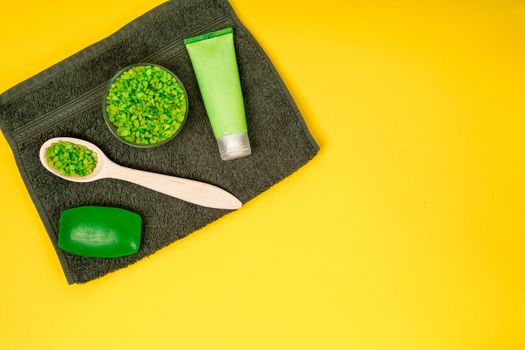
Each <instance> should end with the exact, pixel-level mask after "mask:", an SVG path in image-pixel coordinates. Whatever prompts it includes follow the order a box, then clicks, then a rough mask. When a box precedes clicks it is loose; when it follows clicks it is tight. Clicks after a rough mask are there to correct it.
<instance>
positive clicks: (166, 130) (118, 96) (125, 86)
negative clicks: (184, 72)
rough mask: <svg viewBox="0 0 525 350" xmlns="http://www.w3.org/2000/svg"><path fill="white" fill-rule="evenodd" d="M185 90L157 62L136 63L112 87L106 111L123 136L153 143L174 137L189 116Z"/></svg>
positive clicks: (117, 131)
mask: <svg viewBox="0 0 525 350" xmlns="http://www.w3.org/2000/svg"><path fill="white" fill-rule="evenodd" d="M186 108H187V105H186V93H185V92H184V89H183V87H182V86H181V84H180V83H179V82H178V80H177V78H175V76H173V74H171V73H170V72H168V71H167V70H165V69H163V68H161V67H159V66H156V65H140V66H134V67H131V68H130V69H128V70H126V71H124V72H123V73H121V74H120V75H119V76H118V77H117V78H116V79H115V80H114V82H113V83H112V84H111V86H110V87H109V91H108V94H107V96H106V113H107V117H108V120H109V122H110V123H111V124H112V125H113V126H114V127H115V132H116V134H117V136H118V137H120V138H121V139H123V140H125V141H127V142H129V143H133V144H136V145H154V144H157V143H159V142H163V141H165V140H167V139H169V138H170V137H172V136H173V135H174V134H175V133H177V131H178V130H179V129H180V127H181V126H182V123H183V121H184V118H185V116H186Z"/></svg>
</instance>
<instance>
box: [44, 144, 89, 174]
mask: <svg viewBox="0 0 525 350" xmlns="http://www.w3.org/2000/svg"><path fill="white" fill-rule="evenodd" d="M46 160H47V163H48V164H49V165H50V166H52V167H53V168H55V169H56V170H58V171H59V172H60V173H61V174H64V175H66V176H87V175H89V174H91V173H92V172H93V169H95V167H96V166H97V155H96V154H95V152H93V151H91V150H90V149H89V148H87V147H86V146H82V145H77V144H75V143H71V142H67V141H58V142H56V143H53V144H52V145H51V146H49V147H48V148H47V149H46Z"/></svg>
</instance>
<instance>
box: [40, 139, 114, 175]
mask: <svg viewBox="0 0 525 350" xmlns="http://www.w3.org/2000/svg"><path fill="white" fill-rule="evenodd" d="M60 141H66V142H71V143H74V144H77V145H81V146H85V147H87V148H88V149H89V150H90V151H93V152H94V153H95V154H96V155H97V165H96V166H95V169H93V172H92V173H91V174H89V175H86V176H67V175H64V174H62V173H61V172H60V171H58V170H57V169H55V168H53V167H52V166H51V165H49V164H48V162H47V158H46V150H47V149H48V148H49V147H50V146H51V145H52V144H54V143H57V142H60ZM40 162H41V163H42V165H43V166H44V168H46V169H47V170H48V171H50V172H51V173H53V174H54V175H56V176H58V177H61V178H63V179H65V180H69V181H73V182H91V181H95V180H98V179H101V178H102V177H101V175H102V173H103V170H104V167H105V166H106V165H107V163H108V162H111V161H110V160H109V158H108V157H106V155H105V154H104V152H102V150H101V149H100V148H98V147H97V146H96V145H94V144H92V143H91V142H87V141H84V140H81V139H77V138H73V137H55V138H53V139H49V140H47V141H46V142H44V144H43V145H42V146H41V147H40Z"/></svg>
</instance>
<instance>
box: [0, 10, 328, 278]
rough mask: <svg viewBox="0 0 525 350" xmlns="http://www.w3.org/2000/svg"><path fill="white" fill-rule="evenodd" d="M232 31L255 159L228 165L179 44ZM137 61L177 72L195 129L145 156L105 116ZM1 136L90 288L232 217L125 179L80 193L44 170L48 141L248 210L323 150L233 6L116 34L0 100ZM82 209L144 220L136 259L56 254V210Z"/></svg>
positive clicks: (166, 16) (73, 269) (176, 13)
mask: <svg viewBox="0 0 525 350" xmlns="http://www.w3.org/2000/svg"><path fill="white" fill-rule="evenodd" d="M83 25H86V24H83ZM228 26H232V27H234V30H235V45H236V52H237V59H238V63H239V71H240V76H241V83H242V88H243V94H244V99H245V104H246V114H247V120H248V128H249V134H250V141H251V144H252V151H253V154H252V155H251V156H249V157H247V158H242V159H239V160H234V161H229V162H224V161H222V160H221V159H220V156H219V152H218V150H217V144H216V142H215V139H214V137H213V135H212V132H211V128H210V125H209V122H208V119H207V116H206V113H205V110H204V106H203V103H202V100H201V97H200V94H199V89H198V87H197V82H196V80H195V76H194V74H193V71H192V67H191V63H190V60H189V57H188V54H187V52H186V50H185V47H184V45H183V41H182V40H183V39H184V38H186V37H190V36H194V35H197V34H202V33H207V32H211V31H214V30H217V29H221V28H224V27H228ZM138 62H151V63H157V64H161V65H163V66H165V67H167V68H168V69H170V70H171V71H173V72H175V73H176V74H177V75H178V76H179V77H180V79H181V80H182V81H183V83H184V84H185V87H186V89H187V91H188V96H189V100H190V113H189V115H188V120H187V121H186V124H185V126H184V127H183V129H182V131H181V132H180V134H179V135H178V136H177V137H175V139H174V140H173V141H171V142H169V143H167V144H166V145H163V146H160V147H158V148H154V149H148V150H142V149H137V148H133V147H130V146H126V145H125V144H123V143H122V142H120V141H118V140H117V139H115V137H114V136H113V135H112V134H111V133H110V132H109V130H108V128H107V126H106V125H105V123H104V119H103V117H102V110H101V100H102V94H103V90H104V88H105V87H106V84H107V82H108V80H109V79H110V78H111V77H112V76H113V75H114V74H115V73H116V72H117V71H119V70H120V69H121V68H123V67H125V66H128V65H130V64H133V63H138ZM0 127H1V129H2V132H3V134H4V135H5V137H6V138H7V140H8V142H9V145H10V146H11V148H12V150H13V153H14V155H15V158H16V161H17V165H18V168H19V170H20V172H21V174H22V177H23V179H24V181H25V184H26V186H27V188H28V190H29V193H30V195H31V198H32V199H33V202H34V203H35V206H36V208H37V210H38V212H39V214H40V216H41V218H42V220H43V222H44V224H45V227H46V229H47V231H48V233H49V236H50V238H51V240H52V241H53V244H54V246H55V248H56V251H57V254H58V256H59V258H60V261H61V263H62V267H63V269H64V272H65V274H66V277H67V280H68V282H69V283H82V282H86V281H89V280H91V279H94V278H97V277H100V276H102V275H104V274H106V273H108V272H111V271H114V270H117V269H119V268H122V267H125V266H127V265H129V264H131V263H133V262H135V261H137V260H139V259H141V258H143V257H145V256H147V255H149V254H152V253H153V252H155V251H156V250H158V249H160V248H162V247H164V246H166V245H168V244H170V243H171V242H173V241H175V240H177V239H180V238H182V237H184V236H186V235H188V234H189V233H191V232H192V231H195V230H197V229H199V228H201V227H203V226H205V225H206V224H208V223H210V222H212V221H214V220H216V219H218V218H219V217H221V216H222V215H224V214H227V213H228V211H225V210H217V209H209V208H204V207H200V206H196V205H192V204H189V203H186V202H183V201H180V200H177V199H174V198H171V197H168V196H165V195H162V194H159V193H156V192H154V191H150V190H148V189H145V188H142V187H140V186H136V185H133V184H129V183H126V182H123V181H117V180H101V181H96V182H92V183H87V184H78V183H73V182H69V181H65V180H62V179H60V178H58V177H57V176H54V175H52V174H51V173H49V172H47V171H46V170H45V169H44V168H43V167H42V165H41V164H40V161H39V159H38V150H39V148H40V146H41V145H42V143H43V142H44V141H46V140H47V139H49V138H52V137H57V136H72V137H78V138H81V139H85V140H88V141H90V142H93V143H95V144H96V145H98V146H99V147H100V148H101V149H102V150H103V151H104V152H105V153H106V154H107V156H108V157H110V158H111V159H113V160H114V161H116V162H117V163H120V164H122V165H125V166H129V167H133V168H137V169H143V170H148V171H153V172H158V173H163V174H169V175H174V176H180V177H186V178H190V179H195V180H199V181H204V182H208V183H211V184H215V185H217V186H219V187H221V188H224V189H225V190H227V191H230V192H231V193H233V194H234V195H235V196H237V197H238V198H239V199H240V200H241V201H242V202H243V203H245V202H246V201H248V200H250V199H252V198H254V197H255V196H257V195H258V194H259V193H261V192H263V191H264V190H266V189H267V188H269V187H270V186H272V185H273V184H275V183H277V182H278V181H280V180H281V179H283V178H284V177H286V176H288V175H290V174H291V173H292V172H294V171H295V170H297V169H298V168H299V167H301V166H302V165H304V164H305V163H306V162H307V161H308V160H310V159H311V158H312V157H313V156H314V155H315V154H316V153H317V151H318V146H317V144H316V143H315V141H314V140H313V138H312V137H311V136H310V133H309V132H308V129H307V127H306V126H305V124H304V121H303V118H302V117H301V114H300V112H299V110H298V109H297V107H296V105H295V103H294V102H293V100H292V98H291V96H290V94H289V93H288V91H287V89H286V87H285V86H284V84H283V82H282V81H281V79H280V77H279V75H278V73H277V72H276V70H275V68H274V67H273V65H272V64H271V62H270V60H269V59H268V57H267V56H266V55H265V53H264V52H263V50H262V49H261V48H260V47H259V45H258V44H257V42H256V41H255V39H254V38H253V37H252V36H251V34H250V33H249V32H248V31H247V30H246V28H245V27H244V26H243V25H242V24H241V23H240V22H239V20H238V18H237V17H236V15H235V13H234V12H233V10H232V9H231V7H230V6H229V4H228V3H227V1H225V0H200V1H199V0H179V1H173V2H168V3H165V4H162V5H161V6H159V7H157V8H155V9H153V10H151V11H150V12H148V13H146V14H145V15H143V16H142V17H140V18H138V19H136V20H134V21H133V22H131V23H130V24H128V25H126V26H125V27H124V28H122V29H121V30H119V31H118V32H116V33H115V34H113V35H111V36H110V37H108V38H106V39H104V40H102V41H100V42H98V43H96V44H94V45H92V46H90V47H88V48H86V49H84V50H82V51H81V52H79V53H77V54H75V55H73V56H71V57H69V58H68V59H66V60H64V61H62V62H60V63H58V64H56V65H55V66H53V67H51V68H49V69H47V70H45V71H43V72H41V73H39V74H38V75H36V76H34V77H32V78H30V79H28V80H26V81H24V82H22V83H20V84H18V85H17V86H15V87H13V88H11V89H10V90H8V91H6V92H5V93H3V94H2V96H1V104H0ZM81 205H102V206H115V207H120V208H125V209H129V210H132V211H134V212H137V213H138V214H140V215H141V216H142V218H143V220H144V221H143V237H142V245H141V247H140V250H139V252H138V253H137V254H135V255H132V256H127V257H122V258H114V259H97V258H86V257H80V256H74V255H71V254H68V253H66V252H64V251H62V250H60V249H59V248H58V247H57V232H58V221H59V217H60V213H62V211H63V210H65V209H68V208H72V207H77V206H81ZM241 210H242V209H241Z"/></svg>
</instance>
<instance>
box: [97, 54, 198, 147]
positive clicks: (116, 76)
mask: <svg viewBox="0 0 525 350" xmlns="http://www.w3.org/2000/svg"><path fill="white" fill-rule="evenodd" d="M138 66H156V67H159V68H161V69H163V70H165V71H166V72H168V73H169V74H170V75H171V76H173V77H174V78H175V79H176V80H177V82H178V83H179V84H180V86H181V88H182V91H183V92H184V99H185V100H186V111H185V112H184V119H183V120H182V122H181V123H180V126H179V128H178V129H177V131H175V133H174V134H173V135H171V136H170V137H169V138H167V139H164V140H162V141H160V142H157V143H153V144H137V143H133V142H129V141H128V140H124V139H123V138H122V137H120V136H119V135H118V134H117V129H118V127H117V126H116V125H114V124H113V123H112V122H111V121H110V120H109V115H108V113H107V111H106V107H107V105H106V98H107V96H108V93H109V89H110V88H111V85H113V83H114V82H115V80H117V78H118V77H119V76H120V75H122V74H123V73H124V72H126V71H128V70H130V69H131V68H134V67H138ZM188 110H189V101H188V93H187V92H186V88H185V87H184V84H182V81H181V80H180V79H179V77H178V76H177V75H176V74H175V73H173V72H172V71H170V70H169V69H167V68H166V67H163V66H161V65H159V64H155V63H135V64H132V65H129V66H127V67H124V68H122V69H121V70H120V71H118V73H117V74H115V75H114V76H113V78H111V80H110V81H109V83H108V86H107V87H106V89H105V90H104V96H103V98H102V113H103V115H104V120H105V122H106V125H107V126H108V128H109V130H110V131H111V133H112V134H113V135H114V136H115V137H116V138H117V139H119V140H120V141H122V142H124V143H125V144H127V145H130V146H133V147H138V148H152V147H157V146H160V145H163V144H165V143H167V142H169V141H171V140H173V138H174V137H175V136H177V135H178V134H179V132H180V131H181V129H182V128H183V126H184V124H185V122H186V119H187V118H188Z"/></svg>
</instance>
